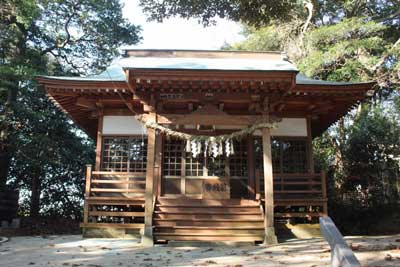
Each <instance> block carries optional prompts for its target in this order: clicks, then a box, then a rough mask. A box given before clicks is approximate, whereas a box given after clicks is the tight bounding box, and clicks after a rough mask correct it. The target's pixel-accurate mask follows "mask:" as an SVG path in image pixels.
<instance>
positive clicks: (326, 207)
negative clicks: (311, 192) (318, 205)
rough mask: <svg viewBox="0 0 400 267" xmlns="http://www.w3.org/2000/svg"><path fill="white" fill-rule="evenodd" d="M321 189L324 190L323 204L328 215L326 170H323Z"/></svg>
mask: <svg viewBox="0 0 400 267" xmlns="http://www.w3.org/2000/svg"><path fill="white" fill-rule="evenodd" d="M321 191H322V198H323V201H324V202H323V206H322V212H323V213H324V214H325V216H328V199H327V193H326V175H325V172H324V171H321Z"/></svg>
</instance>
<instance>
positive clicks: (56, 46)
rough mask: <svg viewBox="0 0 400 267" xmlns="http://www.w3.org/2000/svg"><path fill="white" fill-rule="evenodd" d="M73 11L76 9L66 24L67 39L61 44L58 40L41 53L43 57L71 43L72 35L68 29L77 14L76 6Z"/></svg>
mask: <svg viewBox="0 0 400 267" xmlns="http://www.w3.org/2000/svg"><path fill="white" fill-rule="evenodd" d="M73 9H74V12H72V13H71V15H70V16H68V18H67V21H66V22H65V24H64V30H65V33H66V34H67V37H66V38H65V40H64V41H63V42H62V43H61V44H60V43H58V40H57V41H56V43H55V44H54V45H52V46H50V47H48V48H46V49H44V50H43V51H42V52H41V53H40V54H41V55H44V54H47V53H49V52H51V51H53V50H54V49H57V48H64V47H65V46H66V45H67V44H68V43H69V42H70V41H71V33H70V32H69V30H68V28H69V24H70V23H71V20H72V18H73V17H74V16H75V15H76V14H77V13H76V11H75V6H74V7H73Z"/></svg>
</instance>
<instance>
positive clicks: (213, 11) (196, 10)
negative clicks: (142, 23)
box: [140, 0, 302, 26]
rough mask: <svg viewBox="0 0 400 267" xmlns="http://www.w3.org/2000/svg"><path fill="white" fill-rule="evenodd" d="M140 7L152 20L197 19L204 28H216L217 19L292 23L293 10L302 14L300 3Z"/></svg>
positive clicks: (169, 1) (233, 0)
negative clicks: (214, 26)
mask: <svg viewBox="0 0 400 267" xmlns="http://www.w3.org/2000/svg"><path fill="white" fill-rule="evenodd" d="M140 5H141V6H142V7H143V11H144V12H145V13H147V14H148V15H149V19H151V20H156V21H159V22H162V21H163V19H166V18H169V17H173V16H180V17H182V18H196V19H198V20H199V22H201V23H202V24H204V25H210V24H213V23H215V18H216V17H220V18H227V19H230V20H233V21H241V22H243V23H246V24H249V25H254V26H260V25H265V24H266V23H268V22H269V21H271V20H275V19H279V20H285V19H289V18H290V17H292V16H293V10H297V11H299V12H301V11H302V8H301V7H302V1H299V0H269V1H263V0H251V1H249V0H223V1H220V0H219V1H217V0H204V1H197V0H186V1H176V0H166V1H165V0H164V1H159V0H140Z"/></svg>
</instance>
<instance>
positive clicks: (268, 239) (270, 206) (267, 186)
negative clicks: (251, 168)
mask: <svg viewBox="0 0 400 267" xmlns="http://www.w3.org/2000/svg"><path fill="white" fill-rule="evenodd" d="M262 143H263V166H264V194H265V210H264V211H265V212H264V213H265V219H264V226H265V243H266V244H276V243H277V238H276V235H275V229H274V184H273V181H274V178H273V172H272V153H271V133H270V129H269V128H263V129H262Z"/></svg>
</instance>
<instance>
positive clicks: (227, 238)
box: [156, 233, 264, 242]
mask: <svg viewBox="0 0 400 267" xmlns="http://www.w3.org/2000/svg"><path fill="white" fill-rule="evenodd" d="M156 239H157V240H176V241H241V242H255V241H262V240H264V235H245V236H209V235H203V236H188V235H183V236H177V235H173V234H159V233H157V234H156Z"/></svg>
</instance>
